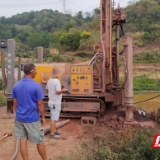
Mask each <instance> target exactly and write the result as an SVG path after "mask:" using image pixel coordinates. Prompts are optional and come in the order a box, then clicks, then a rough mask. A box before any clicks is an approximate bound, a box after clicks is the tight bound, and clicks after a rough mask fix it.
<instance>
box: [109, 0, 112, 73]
mask: <svg viewBox="0 0 160 160" xmlns="http://www.w3.org/2000/svg"><path fill="white" fill-rule="evenodd" d="M111 3H112V0H111V2H110V67H109V71H110V72H111V71H112V26H111V24H112V4H111Z"/></svg>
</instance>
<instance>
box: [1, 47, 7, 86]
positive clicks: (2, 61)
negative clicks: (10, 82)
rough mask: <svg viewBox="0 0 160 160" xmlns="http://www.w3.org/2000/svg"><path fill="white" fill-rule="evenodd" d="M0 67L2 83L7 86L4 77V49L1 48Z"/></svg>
mask: <svg viewBox="0 0 160 160" xmlns="http://www.w3.org/2000/svg"><path fill="white" fill-rule="evenodd" d="M1 68H2V76H3V83H4V85H5V87H6V86H7V78H6V73H5V52H4V49H2V52H1Z"/></svg>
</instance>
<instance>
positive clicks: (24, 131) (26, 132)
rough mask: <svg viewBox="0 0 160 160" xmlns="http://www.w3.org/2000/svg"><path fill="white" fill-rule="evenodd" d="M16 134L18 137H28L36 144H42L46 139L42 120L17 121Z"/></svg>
mask: <svg viewBox="0 0 160 160" xmlns="http://www.w3.org/2000/svg"><path fill="white" fill-rule="evenodd" d="M14 135H15V138H17V139H28V140H29V141H30V142H31V143H34V144H40V143H43V141H44V132H43V128H42V126H41V123H40V121H36V122H32V123H22V122H19V121H15V125H14Z"/></svg>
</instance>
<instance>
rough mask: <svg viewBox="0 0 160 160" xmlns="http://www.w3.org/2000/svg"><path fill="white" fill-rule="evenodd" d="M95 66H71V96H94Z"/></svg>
mask: <svg viewBox="0 0 160 160" xmlns="http://www.w3.org/2000/svg"><path fill="white" fill-rule="evenodd" d="M92 82H93V66H88V65H85V66H75V65H74V66H71V94H84V95H86V94H93V85H92Z"/></svg>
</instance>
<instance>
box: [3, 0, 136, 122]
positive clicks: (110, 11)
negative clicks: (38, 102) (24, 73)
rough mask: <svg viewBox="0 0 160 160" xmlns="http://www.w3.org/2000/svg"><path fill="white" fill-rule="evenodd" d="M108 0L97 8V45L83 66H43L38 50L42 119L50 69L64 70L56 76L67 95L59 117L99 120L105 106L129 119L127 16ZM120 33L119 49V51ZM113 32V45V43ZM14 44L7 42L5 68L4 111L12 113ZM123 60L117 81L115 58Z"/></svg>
mask: <svg viewBox="0 0 160 160" xmlns="http://www.w3.org/2000/svg"><path fill="white" fill-rule="evenodd" d="M113 6H114V2H112V0H101V5H100V11H101V14H100V42H97V43H96V44H95V46H94V51H93V52H94V56H93V58H92V59H91V61H90V62H89V63H88V64H87V65H78V64H77V65H71V64H65V63H53V64H44V63H43V47H38V63H36V64H35V65H36V70H37V75H36V77H35V79H34V80H35V81H36V82H38V83H40V84H41V86H42V88H43V91H44V95H45V99H44V104H45V110H46V116H47V115H48V116H49V115H50V112H49V108H48V95H47V93H46V91H45V86H46V84H47V81H48V80H49V79H50V78H51V71H52V68H53V67H54V66H58V67H60V68H62V69H63V70H64V72H63V74H62V75H61V76H60V77H58V78H59V80H60V81H61V84H62V85H63V86H64V87H65V88H67V89H68V92H69V94H63V97H62V106H61V114H60V117H83V116H87V117H100V116H102V115H103V114H104V113H105V111H106V109H107V108H108V107H110V106H111V107H114V108H115V109H116V110H121V107H122V106H125V108H126V120H127V121H132V120H133V106H132V104H133V77H132V57H133V56H132V37H131V36H130V35H125V32H124V24H125V22H126V18H127V14H126V12H125V10H124V9H122V8H120V7H118V8H117V9H116V10H114V7H113ZM120 30H121V31H122V33H123V34H124V36H123V37H122V46H123V49H122V50H120V49H119V48H120V47H119V46H120V45H119V43H120ZM113 32H115V35H116V38H115V41H116V43H115V45H114V44H113V36H112V35H113ZM14 56H15V41H14V40H12V39H9V40H8V65H7V94H6V96H7V112H8V113H13V102H12V98H11V93H12V88H13V85H14ZM120 56H123V58H124V66H125V70H124V75H125V78H124V82H123V84H120V81H119V57H120ZM18 66H19V67H18V80H20V79H21V68H22V66H23V63H21V59H20V58H19V62H18Z"/></svg>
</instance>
